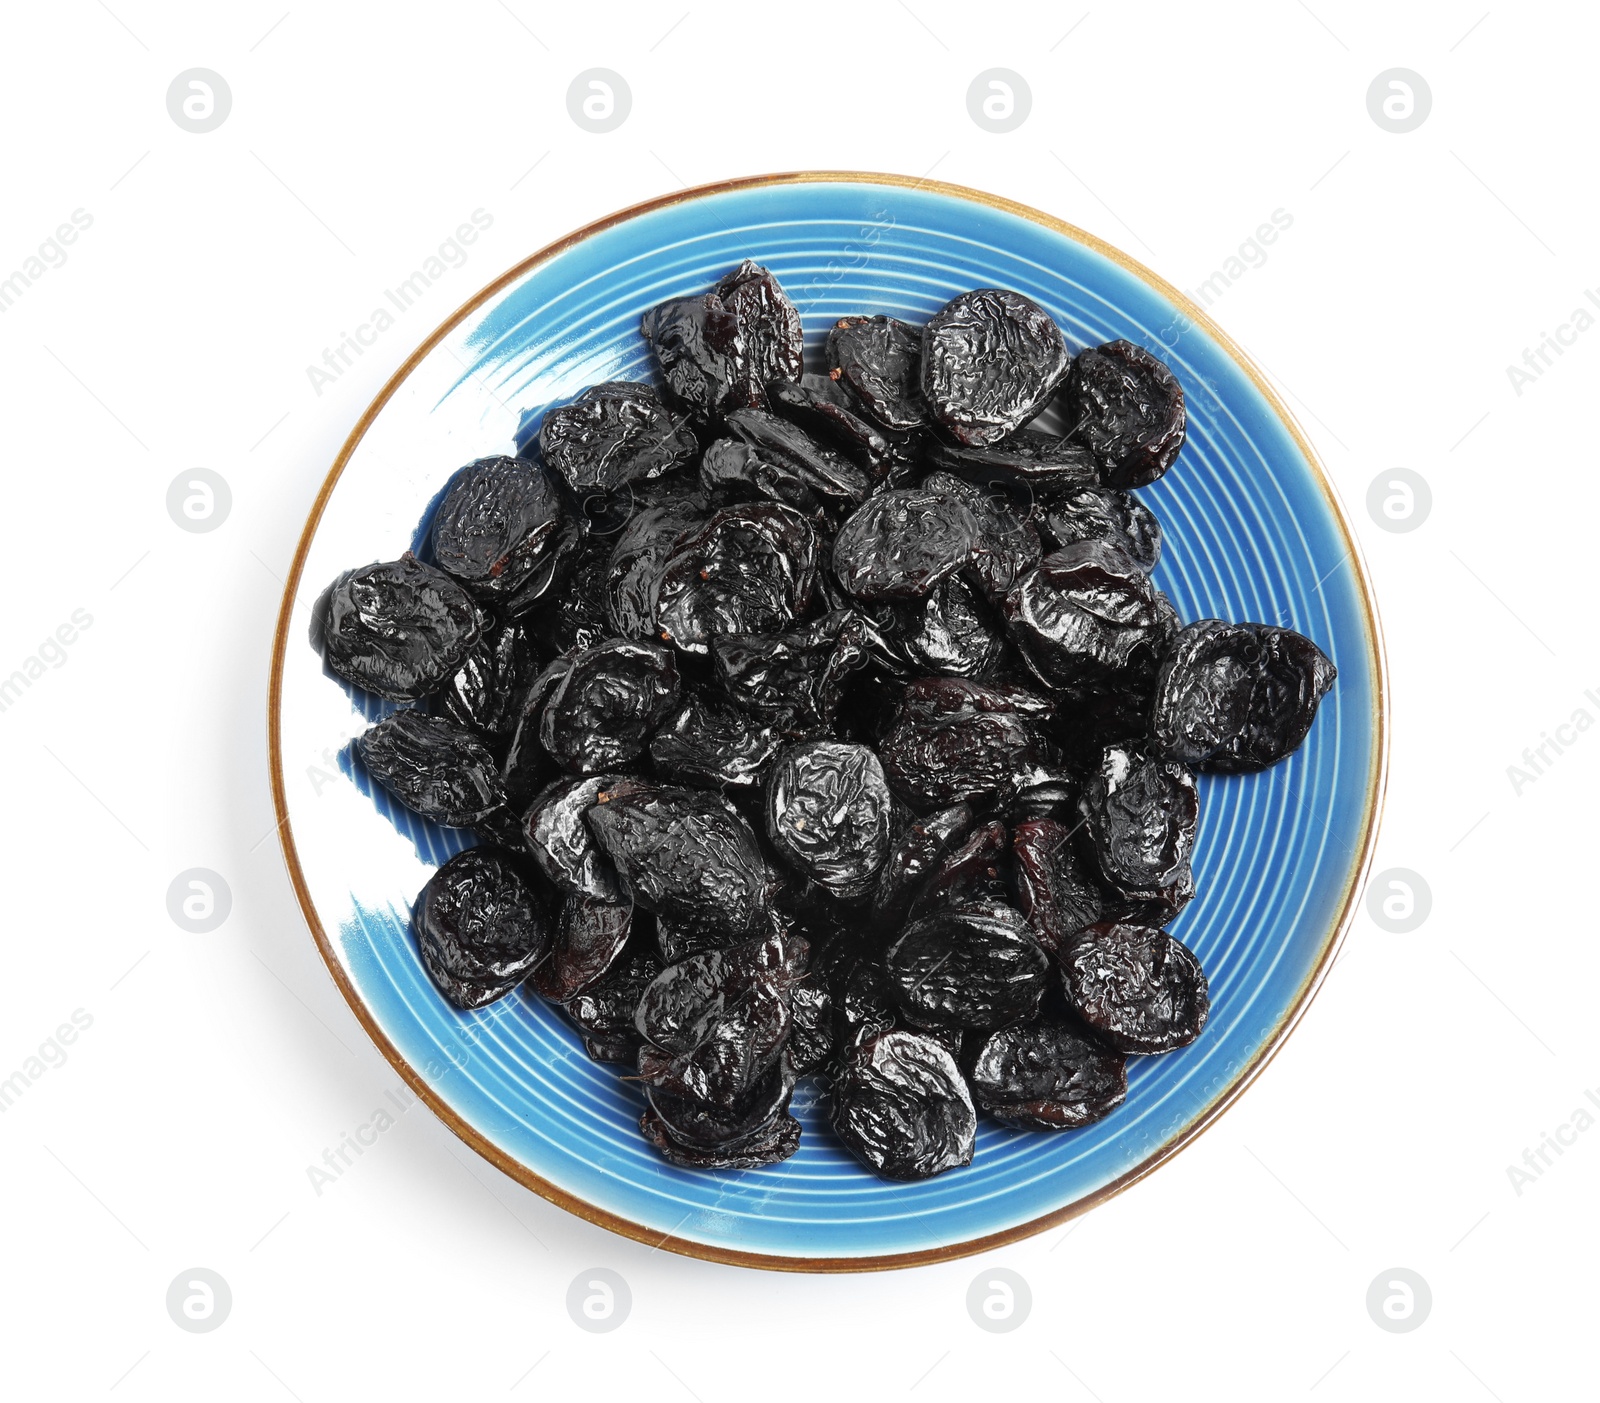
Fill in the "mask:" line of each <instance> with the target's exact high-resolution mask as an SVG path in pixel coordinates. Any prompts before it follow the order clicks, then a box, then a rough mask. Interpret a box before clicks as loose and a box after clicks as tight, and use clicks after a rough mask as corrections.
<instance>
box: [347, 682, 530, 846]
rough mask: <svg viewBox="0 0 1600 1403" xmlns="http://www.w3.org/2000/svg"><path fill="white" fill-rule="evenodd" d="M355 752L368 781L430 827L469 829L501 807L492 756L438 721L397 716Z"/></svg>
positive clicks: (476, 742)
mask: <svg viewBox="0 0 1600 1403" xmlns="http://www.w3.org/2000/svg"><path fill="white" fill-rule="evenodd" d="M356 749H357V750H358V751H359V752H360V755H361V763H362V764H363V765H365V766H366V768H367V772H368V773H369V774H370V775H371V776H372V777H373V779H375V780H377V781H378V783H379V784H381V785H382V786H383V787H384V788H385V789H387V790H388V791H389V793H390V794H392V795H394V797H395V798H396V799H398V800H399V801H400V802H401V803H402V804H404V805H405V806H406V807H407V808H408V809H410V810H412V812H414V813H419V814H421V815H422V816H423V818H430V819H432V820H433V821H434V822H435V823H442V824H446V825H448V826H449V827H451V828H471V827H472V826H473V825H474V824H477V823H482V822H483V821H484V820H485V819H487V818H488V817H489V816H490V815H491V814H494V813H496V812H498V811H500V810H502V809H504V808H505V806H506V792H505V789H504V787H503V786H502V785H501V783H500V769H499V766H497V765H496V764H495V761H494V756H493V755H491V754H490V753H489V751H488V750H487V749H486V748H485V746H484V744H483V742H482V741H480V740H479V739H478V738H477V737H476V736H474V735H473V734H472V733H471V732H470V731H465V730H462V729H461V727H459V726H457V725H455V724H454V723H452V722H450V721H446V720H445V719H444V717H442V716H429V715H427V714H426V713H425V712H421V711H414V710H406V711H397V712H395V713H394V714H393V715H392V716H386V717H385V718H384V719H383V720H382V721H380V722H378V724H377V725H376V726H373V727H372V728H371V729H370V730H368V731H367V732H365V733H364V734H363V735H362V736H361V738H360V739H359V740H358V741H357V742H356Z"/></svg>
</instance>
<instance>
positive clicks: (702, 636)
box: [656, 502, 817, 653]
mask: <svg viewBox="0 0 1600 1403" xmlns="http://www.w3.org/2000/svg"><path fill="white" fill-rule="evenodd" d="M816 579H817V533H816V530H815V529H814V528H813V527H812V525H811V523H810V522H809V521H807V520H806V519H805V517H803V516H801V515H800V513H799V512H797V511H795V510H794V508H793V507H785V506H782V505H780V504H779V503H777V502H748V503H741V504H740V505H738V506H732V507H724V508H723V509H722V510H721V511H719V512H717V513H716V514H715V515H714V516H713V517H712V518H711V519H710V520H709V521H708V522H706V524H705V525H704V526H702V527H701V528H700V529H699V530H698V531H695V532H693V533H692V534H691V535H689V536H687V537H685V538H684V539H682V540H680V541H679V542H678V544H677V545H676V547H675V548H674V549H673V552H672V555H671V556H670V557H669V558H668V560H667V562H666V564H665V565H664V566H663V567H662V570H661V575H660V577H659V579H658V581H657V584H656V622H657V624H658V626H659V629H660V637H661V640H662V641H663V642H666V643H671V644H673V645H674V646H675V647H677V648H680V649H682V650H683V651H685V652H689V653H705V652H707V651H708V649H709V646H710V642H711V639H712V638H714V637H717V636H718V635H724V634H745V633H776V632H778V631H779V630H781V629H784V628H787V627H788V626H789V625H790V624H792V623H793V622H795V620H796V619H798V618H799V617H800V616H801V615H802V614H804V613H805V611H806V609H807V607H808V606H809V605H810V603H811V594H812V591H813V590H814V589H815V588H816Z"/></svg>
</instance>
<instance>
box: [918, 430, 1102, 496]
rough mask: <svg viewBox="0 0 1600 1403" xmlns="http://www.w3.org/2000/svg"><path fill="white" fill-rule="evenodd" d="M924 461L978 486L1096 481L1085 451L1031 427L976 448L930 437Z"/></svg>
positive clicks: (1034, 487) (1041, 486)
mask: <svg viewBox="0 0 1600 1403" xmlns="http://www.w3.org/2000/svg"><path fill="white" fill-rule="evenodd" d="M928 461H929V462H930V463H931V464H932V465H933V466H934V467H936V468H939V469H942V470H943V471H944V472H947V473H950V474H952V475H953V476H955V477H959V478H962V479H964V480H965V481H967V482H970V483H972V484H973V485H974V486H977V487H982V488H987V487H992V486H995V485H1000V486H1002V487H1015V488H1027V489H1028V490H1030V491H1034V492H1059V491H1062V490H1063V489H1070V488H1076V487H1092V486H1094V485H1095V484H1096V483H1098V482H1099V481H1100V468H1099V466H1098V464H1096V462H1095V459H1094V454H1093V453H1092V452H1090V451H1089V449H1087V448H1085V447H1083V446H1082V445H1081V444H1076V443H1071V442H1069V441H1068V440H1066V439H1064V438H1053V437H1051V436H1050V435H1049V434H1043V433H1039V432H1037V431H1035V430H1033V429H1023V430H1022V431H1021V432H1019V433H1015V434H1012V435H1011V437H1010V438H1006V439H1002V440H1001V441H1000V442H999V443H992V444H987V445H981V446H968V445H966V444H949V443H940V442H938V441H934V442H933V443H930V444H929V445H928Z"/></svg>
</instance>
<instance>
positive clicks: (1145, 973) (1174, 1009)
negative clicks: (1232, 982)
mask: <svg viewBox="0 0 1600 1403" xmlns="http://www.w3.org/2000/svg"><path fill="white" fill-rule="evenodd" d="M1060 958H1061V973H1062V983H1063V985H1064V987H1065V989H1066V993H1067V1002H1068V1004H1069V1005H1071V1008H1072V1011H1073V1013H1074V1015H1075V1016H1076V1017H1078V1018H1079V1019H1080V1020H1082V1022H1083V1023H1084V1025H1085V1026H1086V1027H1088V1028H1089V1029H1090V1030H1091V1031H1092V1032H1093V1033H1094V1035H1095V1037H1097V1038H1099V1039H1100V1040H1101V1041H1102V1042H1105V1043H1107V1044H1108V1045H1110V1046H1111V1047H1114V1048H1116V1049H1117V1051H1119V1052H1127V1053H1155V1052H1170V1051H1172V1049H1173V1048H1176V1047H1184V1046H1186V1045H1187V1044H1189V1043H1192V1042H1193V1041H1194V1040H1195V1039H1196V1038H1197V1037H1199V1036H1200V1031H1201V1029H1203V1028H1204V1027H1205V1026H1206V1016H1207V1015H1208V1014H1209V1012H1210V1010H1211V1000H1210V993H1209V990H1208V988H1207V986H1206V976H1205V971H1204V970H1202V969H1201V968H1200V961H1199V960H1197V959H1196V958H1195V956H1194V952H1193V951H1192V950H1190V949H1189V947H1188V946H1187V945H1185V944H1184V943H1183V942H1182V941H1181V940H1178V939H1176V938H1174V937H1173V936H1171V935H1168V934H1167V932H1166V931H1164V930H1157V929H1155V928H1154V927H1152V926H1136V925H1125V924H1120V923H1117V922H1105V923H1103V924H1101V925H1095V926H1090V927H1089V928H1088V929H1087V930H1084V931H1081V932H1080V933H1079V934H1078V936H1077V937H1076V938H1075V939H1074V940H1073V942H1072V944H1071V945H1069V946H1068V947H1067V948H1066V949H1065V950H1063V951H1062V952H1061V957H1060Z"/></svg>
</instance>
